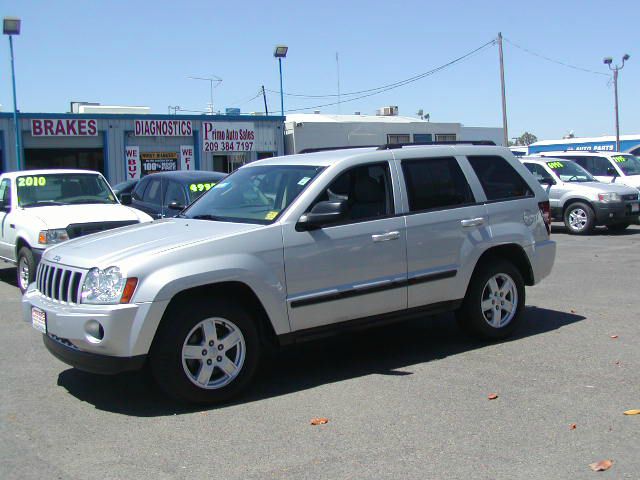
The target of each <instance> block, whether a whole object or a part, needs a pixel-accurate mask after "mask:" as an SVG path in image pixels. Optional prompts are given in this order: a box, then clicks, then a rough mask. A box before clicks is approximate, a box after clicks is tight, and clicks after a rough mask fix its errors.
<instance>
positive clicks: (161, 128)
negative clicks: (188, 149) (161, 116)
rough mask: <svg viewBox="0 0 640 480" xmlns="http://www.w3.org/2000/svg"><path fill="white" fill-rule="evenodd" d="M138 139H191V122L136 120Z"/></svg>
mask: <svg viewBox="0 0 640 480" xmlns="http://www.w3.org/2000/svg"><path fill="white" fill-rule="evenodd" d="M134 134H135V136H136V137H190V136H191V135H193V128H192V125H191V120H136V121H135V130H134Z"/></svg>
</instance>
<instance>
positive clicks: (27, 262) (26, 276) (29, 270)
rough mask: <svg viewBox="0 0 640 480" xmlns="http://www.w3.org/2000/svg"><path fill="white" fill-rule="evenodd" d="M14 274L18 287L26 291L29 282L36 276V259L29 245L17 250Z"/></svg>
mask: <svg viewBox="0 0 640 480" xmlns="http://www.w3.org/2000/svg"><path fill="white" fill-rule="evenodd" d="M25 269H26V271H25ZM16 275H17V276H16V280H17V282H18V288H19V289H20V291H21V292H22V293H24V292H26V291H27V287H28V286H29V284H30V283H31V282H33V281H34V280H35V278H36V260H35V258H33V252H32V251H31V249H30V248H29V247H22V248H21V249H20V251H19V252H18V258H17V265H16Z"/></svg>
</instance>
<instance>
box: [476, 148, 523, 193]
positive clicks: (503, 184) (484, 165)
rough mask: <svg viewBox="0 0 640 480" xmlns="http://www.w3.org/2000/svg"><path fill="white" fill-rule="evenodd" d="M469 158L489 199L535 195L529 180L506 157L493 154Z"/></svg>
mask: <svg viewBox="0 0 640 480" xmlns="http://www.w3.org/2000/svg"><path fill="white" fill-rule="evenodd" d="M467 158H468V159H469V163H470V164H471V167H472V168H473V170H474V172H476V175H477V176H478V179H479V180H480V183H481V184H482V188H483V189H484V193H485V195H486V196H487V200H489V201H492V200H510V199H514V198H522V197H531V196H533V192H532V191H531V189H530V188H529V185H527V182H525V181H524V179H523V178H522V177H521V176H520V174H519V173H518V172H516V170H515V168H513V167H512V166H511V165H510V164H509V162H507V160H505V159H504V158H502V157H499V156H493V155H487V156H470V157H467Z"/></svg>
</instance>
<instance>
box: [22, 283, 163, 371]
mask: <svg viewBox="0 0 640 480" xmlns="http://www.w3.org/2000/svg"><path fill="white" fill-rule="evenodd" d="M166 304H167V302H145V303H133V304H118V305H83V304H69V303H66V302H59V301H57V300H52V299H50V298H48V297H45V296H43V295H42V294H41V293H40V292H39V291H38V290H37V288H36V285H35V283H34V284H31V285H30V286H29V289H28V290H27V292H26V293H25V294H24V296H23V297H22V316H23V320H24V321H25V322H27V323H31V312H32V309H33V308H34V307H35V308H38V309H40V310H42V311H44V312H45V314H46V328H47V333H46V335H45V339H44V342H45V345H46V346H47V348H48V349H49V351H50V352H51V353H52V354H53V355H55V356H56V357H58V358H59V359H60V360H62V361H63V362H66V363H68V364H70V365H73V366H74V367H77V368H80V369H82V370H87V371H92V372H98V373H116V372H118V371H123V370H131V369H133V368H137V367H139V366H141V365H142V363H143V362H144V357H145V356H146V355H147V354H148V352H149V348H150V346H151V342H152V340H153V337H154V335H155V331H156V328H157V326H158V323H159V320H160V318H162V313H163V311H164V308H166ZM94 322H98V323H99V324H100V326H101V327H102V328H101V332H102V338H97V337H96V336H94V335H96V333H95V332H96V329H95V328H90V326H91V324H92V323H93V325H94V327H95V323H94Z"/></svg>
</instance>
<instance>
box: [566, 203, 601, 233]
mask: <svg viewBox="0 0 640 480" xmlns="http://www.w3.org/2000/svg"><path fill="white" fill-rule="evenodd" d="M595 221H596V215H595V213H594V212H593V209H592V208H591V207H590V206H589V205H588V204H586V203H583V202H575V203H572V204H571V205H569V206H568V207H567V208H566V210H565V211H564V224H565V226H566V227H567V230H568V231H569V233H571V234H573V235H588V234H589V233H591V232H592V231H593V228H594V227H595Z"/></svg>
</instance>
